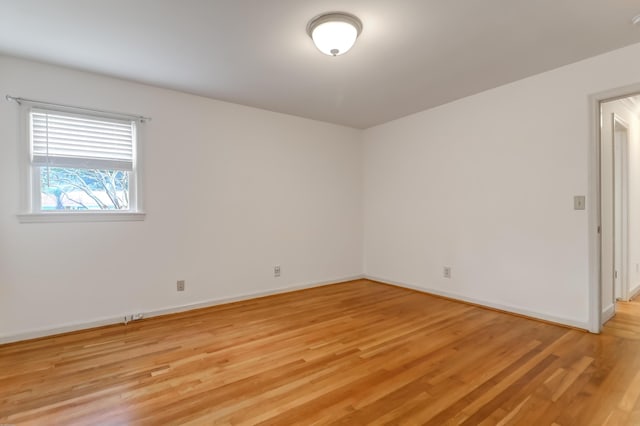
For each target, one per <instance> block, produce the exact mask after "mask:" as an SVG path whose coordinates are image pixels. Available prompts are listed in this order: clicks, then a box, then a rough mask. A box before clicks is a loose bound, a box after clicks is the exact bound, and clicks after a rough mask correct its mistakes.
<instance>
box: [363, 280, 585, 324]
mask: <svg viewBox="0 0 640 426" xmlns="http://www.w3.org/2000/svg"><path fill="white" fill-rule="evenodd" d="M364 278H365V279H368V280H372V281H378V282H381V283H385V284H390V285H393V286H396V287H402V288H407V289H411V290H416V291H419V292H421V293H425V294H430V295H435V296H442V297H446V298H448V299H453V300H458V301H460V302H468V303H473V304H474V305H480V306H485V307H487V308H492V309H497V310H499V311H503V312H510V313H513V314H518V315H523V316H525V317H529V318H531V319H539V320H543V321H547V322H552V323H556V324H559V325H565V326H569V327H575V328H580V329H583V330H589V323H588V322H583V321H575V320H572V319H569V318H561V317H556V316H554V315H548V314H543V313H541V312H535V311H530V310H528V309H522V308H518V307H515V306H510V305H504V304H502V303H495V302H490V301H488V300H483V299H476V298H473V297H467V296H463V295H461V294H456V293H449V292H446V291H441V290H437V289H434V288H428V287H422V286H418V285H414V284H408V283H404V282H400V281H394V280H389V279H387V278H380V277H374V276H371V275H365V276H364Z"/></svg>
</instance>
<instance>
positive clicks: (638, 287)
mask: <svg viewBox="0 0 640 426" xmlns="http://www.w3.org/2000/svg"><path fill="white" fill-rule="evenodd" d="M639 293H640V284H638V285H636V286H635V287H634V288H632V289H630V290H629V300H633V298H634V297H636V296H637V295H638V294H639Z"/></svg>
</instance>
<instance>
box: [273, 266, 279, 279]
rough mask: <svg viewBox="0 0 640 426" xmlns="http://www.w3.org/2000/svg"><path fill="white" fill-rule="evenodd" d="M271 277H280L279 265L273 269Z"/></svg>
mask: <svg viewBox="0 0 640 426" xmlns="http://www.w3.org/2000/svg"><path fill="white" fill-rule="evenodd" d="M273 276H274V277H276V278H278V277H279V276H280V265H276V266H274V267H273Z"/></svg>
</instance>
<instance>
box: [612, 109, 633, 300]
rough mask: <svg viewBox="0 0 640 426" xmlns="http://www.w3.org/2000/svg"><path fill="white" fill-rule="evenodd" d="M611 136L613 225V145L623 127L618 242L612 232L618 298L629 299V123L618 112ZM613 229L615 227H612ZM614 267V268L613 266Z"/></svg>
mask: <svg viewBox="0 0 640 426" xmlns="http://www.w3.org/2000/svg"><path fill="white" fill-rule="evenodd" d="M611 124H612V127H611V132H612V138H611V141H612V143H613V149H614V166H613V172H614V175H613V179H614V181H613V183H614V205H613V220H614V227H615V223H616V222H615V221H616V220H617V219H618V217H619V214H618V212H617V211H616V206H617V205H618V203H617V202H616V201H615V193H616V189H615V186H616V176H617V173H616V165H617V164H616V160H615V146H616V140H617V139H616V133H617V132H618V131H619V130H618V126H621V127H623V128H624V131H625V132H626V139H625V140H624V141H623V145H622V146H620V147H619V149H620V168H621V169H622V170H620V176H621V178H620V179H621V182H620V185H621V186H620V198H621V200H620V208H621V210H622V211H621V212H620V239H621V241H620V242H616V240H615V232H614V246H613V250H614V252H613V253H614V260H613V262H614V267H615V266H616V257H617V253H616V249H617V247H618V245H620V247H621V250H620V277H619V279H620V300H623V301H628V300H629V124H628V123H627V122H626V121H625V120H624V119H623V118H622V117H620V116H619V115H618V114H616V113H613V117H612V121H611ZM614 229H615V228H614ZM614 269H615V268H614ZM613 300H614V302H615V300H616V289H615V282H614V287H613Z"/></svg>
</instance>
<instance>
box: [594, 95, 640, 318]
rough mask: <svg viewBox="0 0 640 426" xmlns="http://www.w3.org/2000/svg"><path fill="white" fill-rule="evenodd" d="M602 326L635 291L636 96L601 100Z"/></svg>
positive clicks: (639, 207)
mask: <svg viewBox="0 0 640 426" xmlns="http://www.w3.org/2000/svg"><path fill="white" fill-rule="evenodd" d="M599 142H600V143H599V147H600V152H599V155H600V220H601V236H600V237H601V288H600V291H601V293H600V297H601V306H600V309H601V324H604V323H605V322H607V321H608V320H609V319H611V318H612V317H613V316H614V315H615V312H616V302H617V301H628V300H629V299H630V298H631V297H633V296H634V295H635V294H636V293H637V292H638V290H640V235H638V232H639V231H640V218H639V219H636V218H635V216H637V215H638V214H640V96H637V95H633V96H628V97H624V98H618V99H613V100H605V101H601V102H600V141H599Z"/></svg>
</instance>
